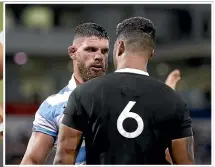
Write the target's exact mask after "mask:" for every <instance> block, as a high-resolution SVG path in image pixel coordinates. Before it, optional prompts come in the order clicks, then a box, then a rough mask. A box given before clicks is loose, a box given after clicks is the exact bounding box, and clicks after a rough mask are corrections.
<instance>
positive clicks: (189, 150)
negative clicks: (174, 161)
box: [186, 137, 195, 163]
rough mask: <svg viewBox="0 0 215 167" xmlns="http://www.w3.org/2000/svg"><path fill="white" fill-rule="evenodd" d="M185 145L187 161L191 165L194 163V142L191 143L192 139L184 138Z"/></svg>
mask: <svg viewBox="0 0 215 167" xmlns="http://www.w3.org/2000/svg"><path fill="white" fill-rule="evenodd" d="M186 145H187V153H188V158H189V160H191V161H192V162H193V163H195V159H194V142H193V137H186Z"/></svg>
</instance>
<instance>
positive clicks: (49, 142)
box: [21, 132, 54, 165]
mask: <svg viewBox="0 0 215 167" xmlns="http://www.w3.org/2000/svg"><path fill="white" fill-rule="evenodd" d="M53 144H54V138H53V137H52V136H49V135H47V134H44V133H41V132H33V133H32V135H31V138H30V140H29V143H28V147H27V150H26V152H25V155H24V157H23V159H22V162H21V165H38V164H44V163H45V161H46V158H47V156H48V154H49V152H50V151H51V149H52V148H53Z"/></svg>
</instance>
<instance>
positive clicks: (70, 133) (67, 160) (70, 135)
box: [54, 124, 82, 165]
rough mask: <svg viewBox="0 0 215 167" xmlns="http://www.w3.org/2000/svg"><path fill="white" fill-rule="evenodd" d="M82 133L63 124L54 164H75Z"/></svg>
mask: <svg viewBox="0 0 215 167" xmlns="http://www.w3.org/2000/svg"><path fill="white" fill-rule="evenodd" d="M81 136H82V132H80V131H78V130H75V129H73V128H70V127H68V126H66V125H63V124H61V125H60V130H59V139H58V147H57V152H56V156H55V160H54V164H55V165H58V164H75V159H76V156H77V153H78V151H79V145H80V142H81Z"/></svg>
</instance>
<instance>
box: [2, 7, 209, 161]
mask: <svg viewBox="0 0 215 167" xmlns="http://www.w3.org/2000/svg"><path fill="white" fill-rule="evenodd" d="M131 16H144V17H146V18H149V19H150V20H151V21H152V22H153V23H154V25H155V26H156V28H157V44H156V56H155V57H154V58H153V59H152V61H151V63H150V64H149V67H148V71H149V74H150V75H151V76H153V77H155V78H157V79H159V80H161V81H163V82H164V81H165V79H166V77H167V75H168V74H169V73H170V72H171V71H172V70H174V69H175V68H177V69H180V70H181V75H182V80H181V81H180V83H179V84H178V86H177V92H178V93H179V94H180V95H181V96H182V97H183V99H185V100H186V101H187V103H188V105H189V108H190V110H191V116H192V118H193V127H194V135H195V157H196V163H197V164H211V6H210V5H202V4H199V5H195V4H192V5H189V4H187V5H154V4H153V5H144V4H138V5H122V4H121V5H116V4H115V5H95V4H93V5H72V4H70V5H17V4H16V5H12V4H10V5H9V4H7V5H6V154H5V155H6V164H19V162H20V160H21V159H22V157H23V154H24V152H25V150H26V146H27V143H28V140H29V137H30V135H31V130H32V122H33V119H34V114H35V112H36V110H37V109H38V107H39V105H40V104H41V102H42V101H43V100H45V99H46V97H47V96H50V95H51V94H54V93H57V92H58V91H59V90H61V89H62V88H63V87H64V86H66V85H67V84H68V81H69V80H70V77H71V75H72V68H73V67H72V61H71V60H70V58H69V56H68V54H67V48H68V46H69V45H70V44H71V43H72V40H73V34H74V29H75V27H76V26H77V25H78V24H80V23H83V22H96V23H98V24H100V25H102V26H104V28H105V29H106V30H107V31H108V33H109V36H110V39H111V48H112V47H113V42H114V40H115V27H116V25H117V24H118V23H119V22H121V21H122V20H123V19H126V18H129V17H131ZM113 71H114V69H113V65H112V50H111V52H110V55H109V71H108V72H113ZM53 155H54V153H53ZM47 163H48V164H52V158H51V157H50V158H49V160H48V162H47Z"/></svg>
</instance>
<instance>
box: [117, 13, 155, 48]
mask: <svg viewBox="0 0 215 167" xmlns="http://www.w3.org/2000/svg"><path fill="white" fill-rule="evenodd" d="M116 36H117V39H119V38H124V39H131V40H132V41H135V40H137V39H139V40H142V43H144V45H150V44H151V45H152V46H151V47H153V48H154V45H155V40H156V28H155V26H154V25H153V23H152V22H151V21H150V20H149V19H146V18H144V17H140V16H139V17H132V18H129V19H126V20H124V21H123V22H121V23H119V24H118V25H117V27H116ZM144 41H145V42H144ZM150 41H151V42H150Z"/></svg>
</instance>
